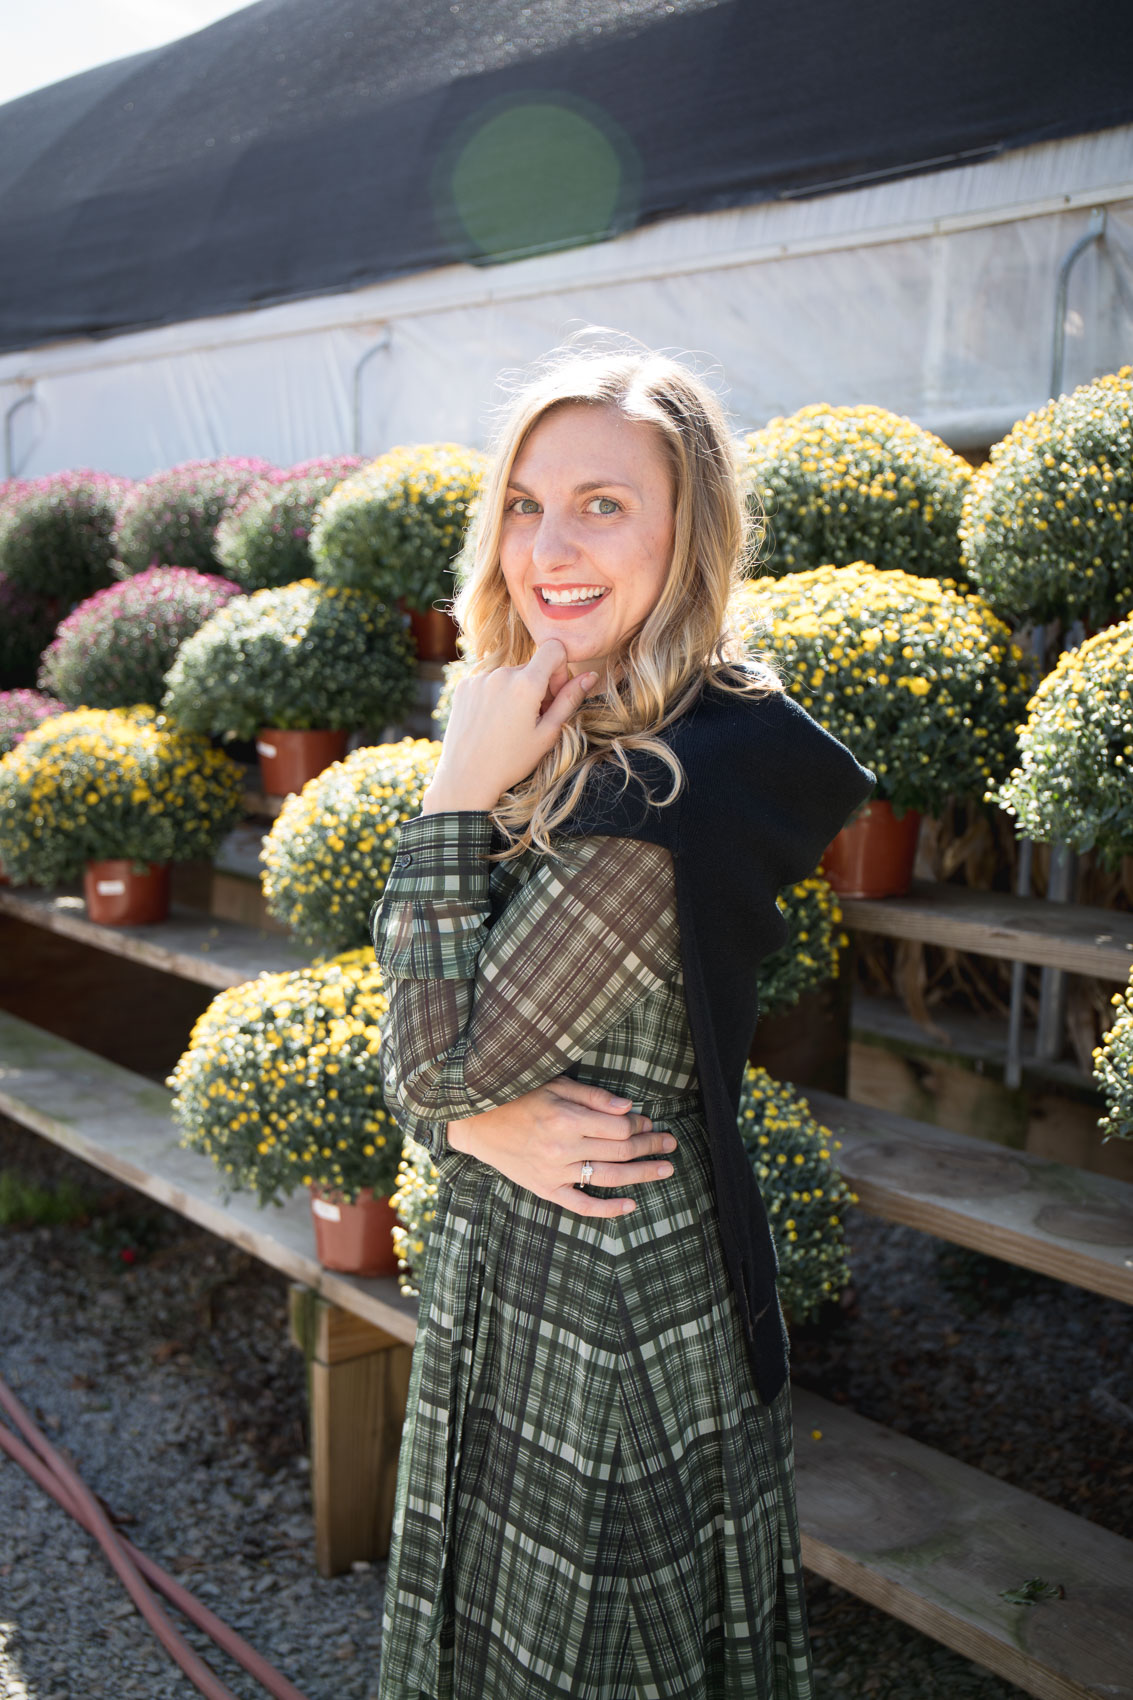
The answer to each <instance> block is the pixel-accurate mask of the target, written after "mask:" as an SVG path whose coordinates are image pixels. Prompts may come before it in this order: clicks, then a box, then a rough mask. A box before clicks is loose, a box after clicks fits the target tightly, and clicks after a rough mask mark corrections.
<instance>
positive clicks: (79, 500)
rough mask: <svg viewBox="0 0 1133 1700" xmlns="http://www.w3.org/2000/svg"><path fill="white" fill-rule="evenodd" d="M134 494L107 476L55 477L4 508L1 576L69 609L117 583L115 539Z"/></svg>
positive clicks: (0, 508)
mask: <svg viewBox="0 0 1133 1700" xmlns="http://www.w3.org/2000/svg"><path fill="white" fill-rule="evenodd" d="M129 490H130V483H129V480H128V479H125V478H112V477H110V475H109V474H108V473H105V472H55V473H52V474H51V476H50V477H48V478H36V479H33V480H32V481H31V482H30V483H27V484H24V485H21V486H20V487H19V489H18V490H16V491H15V492H14V493H13V494H12V495H11V496H10V497H9V498H8V499H7V500H6V501H5V502H3V503H0V574H3V576H4V578H5V579H6V580H7V581H8V583H9V584H10V585H13V586H16V587H18V588H19V589H21V590H23V591H27V592H32V593H33V594H35V595H36V596H39V597H54V598H57V599H58V601H59V602H60V603H62V604H63V606H64V607H66V606H68V605H69V604H70V603H72V602H76V601H78V600H80V598H82V597H84V596H89V595H90V594H91V592H92V591H94V590H98V589H99V588H100V587H101V586H102V585H104V584H109V583H110V581H111V578H112V576H113V575H112V573H111V567H110V562H111V559H112V557H113V554H114V548H113V544H112V534H113V531H114V526H115V524H116V522H117V519H118V513H119V510H120V508H121V506H122V503H123V501H124V500H125V498H126V496H127V493H128V492H129Z"/></svg>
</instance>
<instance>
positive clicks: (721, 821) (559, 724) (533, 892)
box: [375, 353, 873, 1700]
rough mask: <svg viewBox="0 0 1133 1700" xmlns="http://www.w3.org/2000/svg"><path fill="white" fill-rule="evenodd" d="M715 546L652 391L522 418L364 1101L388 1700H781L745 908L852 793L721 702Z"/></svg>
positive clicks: (565, 389)
mask: <svg viewBox="0 0 1133 1700" xmlns="http://www.w3.org/2000/svg"><path fill="white" fill-rule="evenodd" d="M743 547H744V515H743V505H742V501H741V498H740V494H739V490H738V486H737V481H736V476H735V471H734V467H733V461H732V451H731V445H730V440H729V435H728V432H727V428H726V424H725V421H724V417H723V414H722V412H721V410H720V408H719V405H718V403H717V402H716V399H715V397H714V396H713V395H712V393H711V391H709V390H708V389H707V388H706V386H704V385H703V384H702V383H701V382H700V381H699V380H698V379H696V378H695V377H694V376H693V375H692V374H691V373H689V372H688V371H687V370H686V369H685V368H684V367H682V366H680V365H679V364H677V363H675V362H672V361H669V360H666V359H663V358H661V357H659V356H655V355H649V354H639V353H631V354H625V353H617V354H598V355H589V356H588V355H577V354H568V355H566V356H565V357H563V358H560V359H558V360H555V361H554V362H553V363H552V364H551V365H550V367H549V368H548V369H547V370H546V371H545V372H544V373H543V374H542V375H541V376H540V377H538V378H537V379H536V380H535V381H534V382H533V383H532V384H531V385H529V386H528V388H527V389H525V390H524V391H523V392H522V393H520V394H519V395H518V396H517V398H516V400H515V402H514V404H513V406H512V408H511V411H510V414H509V416H508V418H507V421H506V422H505V425H504V427H503V430H502V432H501V437H500V442H499V447H498V451H497V454H496V459H495V464H494V469H493V472H492V474H491V476H490V477H489V479H488V483H487V486H486V489H485V492H484V496H483V500H482V508H481V516H480V521H479V525H478V537H477V543H476V549H475V558H474V561H473V563H472V566H471V570H470V573H469V576H468V579H467V582H466V583H465V585H464V588H463V589H462V591H461V594H460V596H459V598H458V602H457V613H458V617H459V618H460V620H461V623H462V626H463V628H464V633H465V641H466V645H467V648H468V651H469V654H470V655H471V657H472V658H473V661H474V665H473V667H472V669H471V672H470V675H469V676H467V677H466V678H465V679H463V680H462V682H461V683H460V684H459V685H458V686H457V689H456V691H455V694H454V699H453V707H452V716H451V719H450V723H449V728H448V731H447V734H446V737H445V741H444V747H443V753H442V756H441V759H440V762H439V764H438V767H437V771H436V776H435V778H434V779H433V781H432V783H431V785H430V786H429V789H428V791H427V793H426V796H425V799H424V804H423V808H422V812H421V815H420V816H419V817H418V818H417V819H416V820H413V821H410V822H408V823H407V824H406V825H405V827H404V828H403V829H402V834H401V839H400V844H399V853H398V855H397V857H396V858H395V861H394V866H393V871H392V873H391V876H390V880H389V883H388V885H387V887H386V892H385V896H384V899H383V902H382V904H381V907H380V910H379V911H378V913H377V919H376V924H375V945H376V949H377V954H378V960H379V962H380V963H381V965H382V968H383V970H384V972H385V974H386V977H387V982H388V986H389V990H390V996H391V1003H390V1012H389V1017H388V1021H387V1026H386V1033H385V1038H384V1042H383V1057H384V1059H385V1062H384V1068H385V1074H386V1087H387V1098H388V1101H389V1103H390V1105H391V1106H392V1107H393V1109H394V1111H395V1114H396V1115H397V1117H398V1119H399V1120H400V1121H401V1122H402V1124H403V1125H404V1126H405V1127H406V1129H407V1131H409V1132H410V1133H412V1134H413V1136H414V1137H415V1138H417V1139H419V1140H423V1141H424V1142H425V1143H426V1144H428V1146H429V1149H430V1151H431V1152H432V1154H433V1157H434V1161H435V1162H436V1164H437V1166H438V1169H439V1170H440V1174H441V1186H440V1188H439V1197H438V1205H437V1213H436V1217H435V1219H434V1224H433V1231H432V1238H431V1242H430V1247H429V1255H428V1263H427V1269H426V1274H425V1277H424V1281H423V1286H422V1293H421V1306H420V1317H421V1329H420V1333H419V1335H418V1343H417V1347H416V1350H415V1353H414V1361H413V1372H412V1380H411V1384H410V1391H409V1404H408V1415H407V1420H406V1426H405V1432H404V1437H403V1441H402V1452H401V1459H400V1468H399V1476H398V1490H397V1504H396V1510H395V1516H394V1538H393V1549H392V1552H391V1558H390V1566H389V1579H388V1584H387V1594H386V1623H385V1630H384V1642H383V1655H382V1667H381V1687H380V1693H381V1696H382V1700H425V1697H428V1700H536V1697H543V1696H551V1695H555V1696H562V1695H569V1696H573V1697H577V1700H647V1697H656V1700H733V1697H734V1700H739V1697H741V1696H742V1697H744V1700H748V1697H755V1696H760V1697H763V1696H768V1697H774V1700H804V1697H808V1696H810V1695H811V1694H812V1685H811V1671H810V1658H809V1648H808V1641H807V1632H806V1619H805V1604H804V1596H803V1587H802V1576H801V1572H800V1568H799V1540H798V1528H797V1521H796V1515H795V1505H794V1486H793V1465H792V1437H791V1423H790V1408H789V1391H788V1388H787V1384H786V1380H785V1375H786V1354H785V1338H784V1331H783V1326H782V1319H781V1313H780V1311H779V1308H778V1303H777V1300H776V1298H775V1291H774V1274H775V1263H774V1251H773V1248H772V1246H771V1241H770V1235H769V1233H768V1230H767V1225H766V1217H765V1215H764V1213H763V1210H762V1205H761V1202H760V1200H759V1198H758V1193H757V1192H756V1190H755V1186H754V1181H753V1180H752V1176H751V1170H750V1166H749V1165H748V1163H747V1161H746V1159H745V1158H744V1156H743V1148H742V1145H741V1144H740V1141H739V1138H738V1134H737V1130H736V1123H735V1117H736V1099H737V1095H738V1090H739V1077H740V1073H741V1071H742V1066H743V1059H744V1056H745V1055H746V1051H747V1049H748V1047H749V1046H750V1042H751V1037H752V1031H753V1028H754V1024H755V995H756V988H755V967H756V964H757V962H758V960H759V958H760V957H761V956H762V955H764V954H766V953H767V951H768V950H769V949H773V948H775V946H776V945H777V944H779V943H781V942H782V938H783V931H784V929H783V922H782V917H781V916H780V915H779V913H778V910H777V908H776V906H775V900H774V894H775V891H776V890H777V889H779V888H780V887H781V886H783V885H784V884H786V883H788V882H789V881H790V880H793V879H797V878H800V877H802V876H803V875H804V874H805V873H809V872H810V870H811V868H812V867H813V866H814V864H815V862H816V861H817V859H818V856H819V854H820V853H821V851H822V850H823V849H824V848H825V846H826V844H827V842H828V841H829V839H830V838H832V837H833V836H834V833H835V832H836V831H837V830H838V828H839V827H840V826H841V825H842V823H843V820H844V819H845V817H846V815H847V814H848V813H849V812H850V811H851V809H852V808H853V807H854V806H855V805H856V804H857V803H859V802H861V801H862V800H863V799H864V796H865V794H866V793H867V791H868V789H869V786H870V785H871V784H872V778H873V776H872V775H871V774H868V773H867V772H866V771H865V770H864V769H862V768H860V767H859V766H858V765H857V763H856V762H855V761H854V760H853V758H852V756H850V754H849V752H848V751H846V750H844V749H843V747H842V746H841V745H840V744H837V743H836V742H835V741H834V740H833V739H831V738H829V737H828V736H827V735H826V734H825V733H824V732H822V731H821V730H820V729H819V728H818V727H817V726H815V724H814V723H813V722H812V721H811V720H810V719H809V718H808V717H807V716H805V715H804V714H803V713H802V711H801V710H799V709H797V708H795V707H794V705H793V704H791V703H790V702H789V699H787V698H786V697H785V695H784V694H783V693H782V691H781V689H780V687H779V685H778V681H777V680H776V679H775V677H774V676H773V675H772V674H771V673H770V671H769V670H768V669H766V668H764V667H762V666H759V665H756V664H747V665H743V664H738V663H740V662H741V660H742V658H741V657H740V652H739V650H738V648H737V647H736V645H735V642H734V640H733V639H732V638H731V637H730V635H729V633H728V631H727V604H728V599H729V596H730V594H731V592H732V590H733V589H734V587H735V584H736V582H737V576H738V573H739V570H740V563H741V558H742V554H743ZM804 864H805V865H804ZM737 1151H738V1153H739V1155H738V1158H737Z"/></svg>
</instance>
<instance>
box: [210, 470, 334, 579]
mask: <svg viewBox="0 0 1133 1700" xmlns="http://www.w3.org/2000/svg"><path fill="white" fill-rule="evenodd" d="M364 465H365V462H364V461H363V459H362V457H361V455H336V456H327V457H326V458H325V459H323V460H309V461H303V462H302V463H301V464H300V465H299V466H292V467H290V468H288V470H287V471H285V472H284V471H280V472H269V473H268V474H267V476H266V477H265V478H262V479H260V480H259V482H258V483H256V484H252V485H250V486H249V487H248V489H247V490H246V491H245V492H244V494H243V495H242V496H241V497H240V499H239V501H238V502H236V504H235V505H234V506H233V507H231V508H229V509H228V511H227V513H225V514H224V515H223V517H222V518H221V521H220V524H219V525H218V526H217V528H216V540H215V548H216V554H217V558H218V560H219V561H220V563H221V566H222V568H223V570H224V571H225V572H226V573H227V574H228V577H229V578H230V579H234V580H235V581H236V583H237V584H238V585H239V586H240V588H241V590H267V589H269V588H270V587H271V586H272V585H277V584H294V582H295V581H296V579H301V578H310V576H311V574H312V572H313V571H314V563H313V562H312V560H311V552H310V549H309V548H308V546H307V544H308V539H309V538H310V535H311V527H312V525H313V524H314V522H315V513H316V510H317V509H318V506H319V503H320V502H321V501H323V499H324V498H325V497H327V496H329V495H330V493H331V491H332V490H333V489H334V488H335V486H336V485H337V484H340V483H341V482H342V480H343V479H344V478H348V477H349V476H350V474H351V473H352V472H356V471H357V470H358V468H359V467H360V466H364Z"/></svg>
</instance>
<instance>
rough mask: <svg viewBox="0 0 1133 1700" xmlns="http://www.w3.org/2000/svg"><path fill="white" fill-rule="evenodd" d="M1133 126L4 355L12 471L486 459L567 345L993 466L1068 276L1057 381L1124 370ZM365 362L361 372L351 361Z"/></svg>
mask: <svg viewBox="0 0 1133 1700" xmlns="http://www.w3.org/2000/svg"><path fill="white" fill-rule="evenodd" d="M1131 178H1133V132H1131V131H1130V130H1129V129H1124V128H1123V129H1115V130H1111V131H1107V132H1103V133H1101V134H1098V135H1094V136H1088V137H1082V138H1076V139H1073V140H1068V141H1064V142H1059V143H1047V144H1043V145H1039V146H1035V147H1031V148H1026V149H1021V150H1019V151H1017V152H1013V153H1010V154H1006V155H1004V156H1003V157H1001V158H1000V159H997V160H994V161H987V162H983V163H980V164H975V165H970V166H966V167H962V168H956V169H952V170H948V171H943V172H935V173H926V174H923V175H918V176H915V177H910V178H906V179H903V180H901V181H898V182H894V183H890V184H884V185H878V186H873V187H870V188H865V189H858V190H850V191H845V192H843V193H840V194H836V195H826V196H820V197H816V198H814V199H810V200H806V201H798V202H790V203H783V202H778V203H764V204H761V205H757V206H749V207H744V208H738V209H733V210H728V211H720V212H715V213H706V214H701V215H697V216H692V217H683V218H674V219H670V220H666V221H664V222H659V223H657V224H654V225H651V226H649V227H648V228H645V229H641V230H638V231H635V232H632V233H629V234H627V235H624V236H622V237H619V238H617V239H616V240H612V241H608V242H604V243H601V244H598V245H594V246H591V247H587V248H577V249H573V250H571V251H568V252H562V253H555V254H546V255H540V256H537V257H534V258H529V259H525V260H519V261H515V262H512V263H510V264H502V265H497V266H492V267H472V266H467V265H461V266H447V267H442V268H438V269H436V270H434V271H431V272H427V273H423V274H421V275H419V276H415V277H411V278H405V279H395V280H390V281H388V282H384V283H379V284H374V285H370V286H369V287H367V288H364V289H358V290H352V291H346V292H340V293H338V294H328V295H323V296H316V297H312V298H310V299H307V300H302V301H295V302H291V303H287V304H285V305H279V306H273V307H266V308H263V309H261V310H259V311H255V312H243V313H236V314H229V315H224V316H220V317H216V318H207V319H197V320H192V321H187V322H185V323H183V324H178V325H170V326H166V327H163V328H161V329H155V330H149V331H144V332H138V333H133V334H129V335H123V336H117V337H111V338H106V339H100V340H98V341H89V340H74V341H70V342H66V343H59V344H56V345H54V346H52V347H45V348H40V349H35V350H30V351H25V352H22V353H16V352H12V353H8V354H3V355H0V410H3V411H5V412H6V411H7V410H9V409H11V408H13V406H15V405H16V404H17V403H20V402H21V401H23V402H24V405H22V406H19V407H18V409H17V411H15V412H13V413H12V414H11V417H10V419H9V421H8V426H7V436H8V439H9V446H10V452H11V461H12V465H11V470H12V471H14V472H16V473H20V474H22V475H24V476H28V475H31V474H35V473H39V472H45V471H50V470H53V469H56V468H59V467H63V466H77V465H94V466H98V467H103V468H106V469H108V470H112V471H117V472H125V473H130V474H133V475H136V476H141V475H144V474H146V473H148V472H150V471H152V470H154V469H155V468H157V467H159V466H164V465H170V464H173V463H175V462H177V461H181V460H185V459H190V458H197V457H204V456H211V455H217V454H222V453H231V454H259V455H263V456H265V457H266V458H268V459H270V460H272V461H275V462H277V463H279V464H289V463H291V462H293V461H296V460H299V459H302V458H305V457H306V456H309V455H313V454H316V453H325V452H329V451H336V450H347V449H350V448H351V447H352V446H354V441H355V415H356V414H357V427H358V445H357V446H358V447H359V448H360V449H361V450H362V451H363V452H367V453H369V452H373V453H377V452H379V451H381V450H382V449H384V448H387V447H389V446H391V445H392V444H393V443H395V442H405V441H425V440H430V439H436V438H455V439H458V440H462V441H466V442H470V443H480V442H483V441H484V439H485V436H486V433H487V431H488V429H489V427H490V417H489V415H490V410H491V406H492V404H493V403H494V402H498V400H499V394H500V392H499V390H498V389H497V388H496V379H497V375H498V374H499V372H500V371H501V369H503V368H514V367H516V366H518V365H521V364H522V363H524V362H526V361H529V360H531V359H533V358H535V357H537V356H538V355H540V354H542V353H543V352H544V351H545V350H547V349H548V348H549V347H550V346H552V345H553V344H554V343H556V342H557V341H558V340H560V339H561V338H562V337H563V335H564V334H565V333H567V332H569V331H570V330H571V328H572V327H574V326H577V325H579V324H583V323H590V324H598V325H605V326H609V327H612V328H614V329H617V330H619V331H623V332H628V333H630V334H632V335H634V336H636V337H639V338H640V339H641V340H642V341H644V342H645V343H648V344H649V345H651V346H657V347H665V348H670V349H675V350H680V351H687V352H691V354H692V355H693V357H694V358H695V359H697V360H698V361H701V362H702V363H703V364H704V365H705V367H706V368H707V369H708V370H709V372H710V373H712V374H714V377H715V381H716V382H717V383H718V385H719V387H720V389H721V391H722V393H723V395H724V399H725V401H726V404H727V405H728V407H729V409H730V411H731V413H732V415H733V418H734V420H735V422H736V424H737V425H739V426H744V427H751V426H755V425H758V424H761V423H763V422H764V421H765V420H766V419H767V418H768V417H770V416H771V415H773V414H775V413H778V412H787V411H791V410H793V409H794V408H796V407H799V406H801V405H803V404H805V403H807V402H811V401H816V400H823V401H830V402H860V401H872V402H876V403H879V404H881V405H884V406H887V407H890V408H893V409H895V410H896V411H898V412H901V413H906V414H909V415H910V416H912V417H913V418H915V419H917V420H919V421H921V422H922V423H924V424H926V425H928V426H930V427H931V428H933V429H936V430H938V431H940V432H941V434H942V435H944V436H945V437H946V438H947V439H948V440H949V441H951V442H953V443H954V444H956V445H957V446H960V447H964V446H970V447H979V446H984V445H986V444H988V443H990V442H992V441H993V440H995V438H996V437H998V436H1000V435H1002V434H1003V432H1004V431H1005V430H1007V429H1008V428H1009V427H1010V425H1011V424H1012V423H1013V421H1014V420H1015V419H1016V418H1018V417H1020V416H1021V415H1022V414H1023V413H1025V412H1027V411H1028V409H1030V408H1031V407H1033V406H1036V405H1039V404H1041V403H1042V402H1043V401H1044V400H1045V399H1046V397H1047V395H1048V393H1049V384H1050V360H1051V333H1052V324H1053V308H1054V291H1055V280H1056V277H1057V272H1058V267H1059V263H1060V261H1061V259H1062V256H1063V255H1064V254H1065V252H1066V251H1067V249H1068V248H1069V246H1070V245H1071V244H1072V243H1073V242H1074V241H1075V240H1076V239H1077V238H1078V237H1079V236H1081V235H1082V234H1084V233H1085V232H1086V231H1087V230H1088V228H1089V224H1090V209H1091V206H1092V205H1093V204H1095V203H1097V204H1099V205H1103V206H1105V208H1106V213H1107V228H1106V235H1105V241H1104V243H1103V244H1101V245H1095V246H1094V247H1092V248H1090V249H1089V250H1088V251H1087V252H1086V253H1085V254H1084V255H1083V256H1082V258H1081V260H1080V262H1079V264H1078V266H1077V267H1076V269H1075V271H1074V275H1073V279H1072V283H1071V289H1070V296H1069V303H1068V312H1067V316H1066V362H1065V386H1064V387H1069V386H1071V385H1073V384H1074V383H1078V382H1081V381H1082V380H1083V379H1085V378H1087V377H1090V376H1092V375H1094V374H1096V373H1098V372H1102V371H1107V370H1112V369H1113V368H1115V367H1116V366H1117V365H1119V364H1121V362H1122V361H1123V360H1126V361H1127V360H1129V359H1131V358H1133V181H1130V179H1131ZM367 355H368V356H369V358H368V359H365V363H364V364H362V365H361V367H359V363H360V362H362V361H363V360H364V357H366V356H367Z"/></svg>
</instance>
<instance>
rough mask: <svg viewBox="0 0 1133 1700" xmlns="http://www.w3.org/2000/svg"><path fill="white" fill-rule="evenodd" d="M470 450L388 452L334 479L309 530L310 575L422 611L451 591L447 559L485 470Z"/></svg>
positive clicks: (429, 447) (457, 545)
mask: <svg viewBox="0 0 1133 1700" xmlns="http://www.w3.org/2000/svg"><path fill="white" fill-rule="evenodd" d="M487 464H488V463H487V461H486V460H485V458H484V456H483V455H481V454H479V453H478V452H477V451H476V450H475V449H466V448H462V447H461V446H460V445H459V444H458V443H428V444H425V445H424V446H422V447H419V448H399V449H391V450H390V452H389V454H385V455H382V456H381V458H380V459H378V460H376V461H374V462H373V463H372V464H371V465H370V466H367V467H364V468H363V469H362V471H361V472H358V473H355V475H354V476H353V477H352V478H348V479H346V480H345V482H344V483H342V484H340V485H339V486H338V488H337V490H335V491H334V492H333V493H332V494H331V495H330V496H328V497H327V499H326V501H325V502H324V503H323V504H322V506H321V507H320V509H319V511H318V515H317V517H316V520H315V526H314V530H313V531H312V533H311V554H312V556H313V557H314V560H315V574H316V577H318V578H319V579H320V580H321V581H322V582H323V583H325V584H340V585H351V586H353V587H354V588H356V589H360V590H369V591H371V592H373V593H374V594H375V595H377V596H382V597H387V598H389V599H390V600H391V601H392V600H395V599H396V598H398V597H402V598H404V600H405V603H406V606H407V607H409V608H413V609H416V610H418V611H419V612H422V613H423V612H424V611H425V610H426V609H428V608H431V607H432V605H433V603H434V602H436V601H437V600H438V598H440V597H450V596H452V594H453V588H454V586H453V571H454V567H453V562H454V560H455V558H456V556H457V554H458V553H459V552H460V549H461V546H462V544H463V541H464V535H465V531H466V530H467V527H468V523H469V516H470V512H471V508H472V505H473V503H474V501H475V498H476V496H477V495H478V493H479V490H480V485H481V483H482V481H483V478H484V474H485V472H486V470H487Z"/></svg>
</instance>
